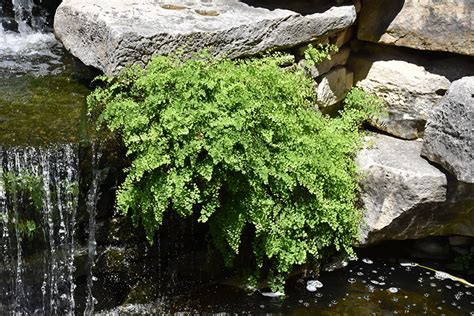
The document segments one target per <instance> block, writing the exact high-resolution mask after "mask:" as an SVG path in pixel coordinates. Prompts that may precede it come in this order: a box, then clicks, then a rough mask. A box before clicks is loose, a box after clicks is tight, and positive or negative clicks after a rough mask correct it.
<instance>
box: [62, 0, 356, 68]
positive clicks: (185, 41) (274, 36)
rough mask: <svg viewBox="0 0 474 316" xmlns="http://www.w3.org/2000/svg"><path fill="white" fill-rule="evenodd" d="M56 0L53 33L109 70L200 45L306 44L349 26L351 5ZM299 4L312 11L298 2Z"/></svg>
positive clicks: (254, 49) (235, 53) (220, 48)
mask: <svg viewBox="0 0 474 316" xmlns="http://www.w3.org/2000/svg"><path fill="white" fill-rule="evenodd" d="M182 3H183V4H179V5H178V4H175V5H172V4H161V5H160V3H159V2H157V1H148V0H103V1H94V0H64V1H63V2H62V3H61V5H60V6H59V8H58V10H57V11H56V16H55V21H54V30H55V34H56V36H57V38H58V39H59V40H60V41H61V42H62V43H63V44H64V46H65V47H66V48H67V49H68V50H69V51H71V53H72V54H73V55H75V56H76V57H78V58H79V59H80V60H81V61H82V62H84V63H85V64H86V65H89V66H93V67H95V68H98V69H100V70H102V71H103V72H104V73H106V74H115V73H117V72H118V71H119V70H120V69H121V68H123V67H124V66H125V65H127V64H130V63H137V62H138V63H145V62H147V61H148V60H149V59H150V57H151V56H152V55H154V54H167V53H170V52H173V51H176V50H178V49H180V50H183V51H184V52H185V53H186V52H190V51H198V50H202V49H208V50H209V51H210V52H211V53H213V54H214V55H224V54H225V55H228V56H230V57H240V56H249V55H254V54H258V53H261V52H263V51H267V50H272V49H285V48H289V47H293V46H297V45H301V44H304V43H308V42H311V41H314V40H315V39H317V38H318V37H320V36H326V35H328V34H331V33H336V32H339V31H342V30H344V29H346V28H348V27H350V26H351V25H352V24H353V23H354V21H355V19H356V12H355V8H354V6H339V7H332V8H330V9H327V10H325V11H323V12H318V9H317V8H318V6H317V3H318V2H317V1H316V2H315V3H313V4H314V6H313V7H314V11H313V12H315V13H310V14H306V13H308V12H304V14H303V13H299V12H298V11H292V10H291V7H292V6H289V5H286V7H288V8H284V9H275V8H269V7H263V6H262V7H260V6H252V5H250V4H251V3H252V2H251V1H245V2H243V1H238V0H213V1H207V2H203V1H197V0H190V1H186V2H182ZM305 7H306V8H312V7H311V6H308V4H306V5H305Z"/></svg>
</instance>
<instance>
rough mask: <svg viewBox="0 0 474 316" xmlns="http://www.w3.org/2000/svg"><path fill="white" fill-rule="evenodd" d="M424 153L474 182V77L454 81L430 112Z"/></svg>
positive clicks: (449, 169)
mask: <svg viewBox="0 0 474 316" xmlns="http://www.w3.org/2000/svg"><path fill="white" fill-rule="evenodd" d="M421 154H422V155H423V156H425V157H426V158H427V159H429V160H431V161H433V162H435V163H437V164H439V165H441V166H442V167H443V168H444V169H446V170H447V171H449V172H450V173H451V174H453V175H454V176H455V177H456V178H457V179H458V180H459V181H463V182H468V183H474V77H465V78H462V79H460V80H457V81H455V82H453V83H452V84H451V86H450V88H449V90H448V93H447V94H446V96H445V97H444V98H443V99H442V100H441V102H440V103H439V105H438V106H437V107H436V108H435V109H434V111H433V112H432V113H431V115H430V118H429V120H428V124H427V127H426V132H425V138H424V143H423V148H422V151H421Z"/></svg>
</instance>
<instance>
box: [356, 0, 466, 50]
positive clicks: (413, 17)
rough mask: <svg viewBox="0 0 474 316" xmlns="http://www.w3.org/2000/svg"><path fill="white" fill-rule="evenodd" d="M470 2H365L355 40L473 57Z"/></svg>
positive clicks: (383, 0)
mask: <svg viewBox="0 0 474 316" xmlns="http://www.w3.org/2000/svg"><path fill="white" fill-rule="evenodd" d="M473 12H474V2H473V1H471V0H459V1H438V0H425V1H417V0H406V1H402V0H366V1H364V2H363V5H362V11H361V13H360V20H359V30H358V38H359V39H361V40H365V41H372V42H379V43H383V44H390V45H397V46H406V47H411V48H416V49H420V50H434V51H447V52H453V53H458V54H464V55H471V56H472V55H474V24H473V22H472V21H473V18H474V17H473Z"/></svg>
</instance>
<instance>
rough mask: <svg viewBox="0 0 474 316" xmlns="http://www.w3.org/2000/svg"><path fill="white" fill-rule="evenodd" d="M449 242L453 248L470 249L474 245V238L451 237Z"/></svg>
mask: <svg viewBox="0 0 474 316" xmlns="http://www.w3.org/2000/svg"><path fill="white" fill-rule="evenodd" d="M448 240H449V244H450V245H451V246H453V247H470V246H471V244H472V243H473V240H472V238H470V237H466V236H450V237H449V238H448Z"/></svg>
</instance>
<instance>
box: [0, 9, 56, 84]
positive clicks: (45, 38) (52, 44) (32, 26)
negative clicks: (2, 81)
mask: <svg viewBox="0 0 474 316" xmlns="http://www.w3.org/2000/svg"><path fill="white" fill-rule="evenodd" d="M34 8H35V4H34V1H33V0H15V1H13V10H14V13H15V16H14V17H11V18H10V19H14V20H15V23H16V24H17V25H18V27H17V29H14V30H9V29H4V28H3V27H2V26H1V25H0V77H5V76H15V75H21V74H26V73H29V74H35V75H46V74H51V73H54V72H55V70H56V69H57V68H58V65H60V59H61V54H60V52H61V46H60V44H59V43H58V42H57V41H56V39H55V38H54V35H53V34H52V32H50V31H48V30H47V27H46V26H45V25H46V20H45V18H44V17H41V16H34V14H33V12H34ZM2 15H3V13H2V10H0V20H2V19H4V17H3V16H2Z"/></svg>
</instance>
